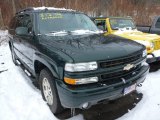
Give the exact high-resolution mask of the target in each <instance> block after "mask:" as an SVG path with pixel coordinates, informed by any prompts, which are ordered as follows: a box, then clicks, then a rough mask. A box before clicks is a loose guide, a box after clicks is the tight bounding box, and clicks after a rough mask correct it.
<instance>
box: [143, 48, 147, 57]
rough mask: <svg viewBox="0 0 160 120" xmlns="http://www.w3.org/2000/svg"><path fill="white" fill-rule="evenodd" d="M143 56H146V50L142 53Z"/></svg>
mask: <svg viewBox="0 0 160 120" xmlns="http://www.w3.org/2000/svg"><path fill="white" fill-rule="evenodd" d="M145 56H147V50H146V49H145V50H144V51H143V53H142V57H145Z"/></svg>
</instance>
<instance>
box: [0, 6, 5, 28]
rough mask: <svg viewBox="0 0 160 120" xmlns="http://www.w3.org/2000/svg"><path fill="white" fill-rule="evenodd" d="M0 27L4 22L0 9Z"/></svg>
mask: <svg viewBox="0 0 160 120" xmlns="http://www.w3.org/2000/svg"><path fill="white" fill-rule="evenodd" d="M1 27H4V22H3V17H2V12H1V8H0V28H1Z"/></svg>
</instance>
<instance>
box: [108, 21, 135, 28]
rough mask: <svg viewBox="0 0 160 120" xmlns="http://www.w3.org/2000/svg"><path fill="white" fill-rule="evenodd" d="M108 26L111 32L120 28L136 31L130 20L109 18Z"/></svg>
mask: <svg viewBox="0 0 160 120" xmlns="http://www.w3.org/2000/svg"><path fill="white" fill-rule="evenodd" d="M110 25H111V28H112V29H113V30H118V29H121V28H131V29H136V27H135V25H134V22H133V20H132V19H123V18H111V19H110Z"/></svg>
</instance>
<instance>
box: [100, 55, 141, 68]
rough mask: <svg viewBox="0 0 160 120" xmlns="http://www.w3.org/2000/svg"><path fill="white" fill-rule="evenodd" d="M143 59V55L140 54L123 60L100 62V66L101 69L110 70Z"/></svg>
mask: <svg viewBox="0 0 160 120" xmlns="http://www.w3.org/2000/svg"><path fill="white" fill-rule="evenodd" d="M141 57H142V54H138V55H134V56H131V57H127V58H123V59H118V60H112V61H105V62H100V63H99V65H100V67H101V68H109V67H114V66H118V65H124V64H128V63H131V62H134V61H136V60H138V59H140V58H141Z"/></svg>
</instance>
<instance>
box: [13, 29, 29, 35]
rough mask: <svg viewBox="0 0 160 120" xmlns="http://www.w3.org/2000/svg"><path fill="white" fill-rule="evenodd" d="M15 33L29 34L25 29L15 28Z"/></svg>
mask: <svg viewBox="0 0 160 120" xmlns="http://www.w3.org/2000/svg"><path fill="white" fill-rule="evenodd" d="M15 32H16V34H17V35H28V34H29V33H28V28H27V27H17V28H16V31H15Z"/></svg>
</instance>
